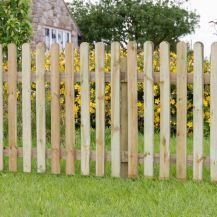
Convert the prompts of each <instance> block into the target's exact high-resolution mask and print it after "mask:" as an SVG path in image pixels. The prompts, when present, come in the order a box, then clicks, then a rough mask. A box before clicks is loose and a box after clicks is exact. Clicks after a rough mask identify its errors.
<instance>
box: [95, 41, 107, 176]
mask: <svg viewBox="0 0 217 217" xmlns="http://www.w3.org/2000/svg"><path fill="white" fill-rule="evenodd" d="M95 56H96V57H95V58H96V176H104V174H105V77H104V58H105V46H104V44H103V43H102V42H99V43H97V44H96V48H95Z"/></svg>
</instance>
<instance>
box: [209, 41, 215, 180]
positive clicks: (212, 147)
mask: <svg viewBox="0 0 217 217" xmlns="http://www.w3.org/2000/svg"><path fill="white" fill-rule="evenodd" d="M216 60H217V42H215V43H213V44H212V48H211V77H210V119H211V122H210V178H211V181H213V182H217V133H216V129H217V98H216V94H217V61H216Z"/></svg>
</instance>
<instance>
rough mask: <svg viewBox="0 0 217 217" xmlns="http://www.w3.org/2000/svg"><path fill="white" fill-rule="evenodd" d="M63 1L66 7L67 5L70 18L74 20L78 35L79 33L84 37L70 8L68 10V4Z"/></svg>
mask: <svg viewBox="0 0 217 217" xmlns="http://www.w3.org/2000/svg"><path fill="white" fill-rule="evenodd" d="M62 1H63V3H64V5H65V7H66V9H67V11H68V12H69V14H70V17H71V18H72V20H73V22H74V23H75V25H76V28H77V31H78V33H79V36H82V33H81V30H80V29H79V27H78V25H77V22H76V21H75V18H74V17H73V16H72V14H71V12H70V10H69V8H68V6H67V4H66V2H65V1H64V0H62Z"/></svg>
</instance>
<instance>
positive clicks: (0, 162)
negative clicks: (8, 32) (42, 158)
mask: <svg viewBox="0 0 217 217" xmlns="http://www.w3.org/2000/svg"><path fill="white" fill-rule="evenodd" d="M3 94H4V90H3V53H2V45H0V171H2V170H3V169H4V159H3V158H4V155H3V150H4V140H3V137H4V134H3V132H4V126H3V123H4V118H3V112H4V111H3Z"/></svg>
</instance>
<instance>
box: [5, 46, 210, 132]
mask: <svg viewBox="0 0 217 217" xmlns="http://www.w3.org/2000/svg"><path fill="white" fill-rule="evenodd" d="M89 56H90V66H89V69H90V71H91V72H94V71H95V52H94V50H91V51H90V55H89ZM121 56H122V57H123V56H127V53H126V52H124V51H121ZM143 59H144V54H143V52H140V53H139V54H138V56H137V65H138V72H140V73H142V72H143V61H144V60H143ZM193 62H194V58H193V54H192V53H189V56H188V72H189V73H190V72H192V71H193ZM74 63H75V65H74V69H75V71H76V72H80V57H79V52H78V51H76V52H75V61H74ZM110 64H111V54H110V52H108V53H106V55H105V72H106V73H109V72H110ZM153 64H154V71H155V72H159V70H160V63H159V52H158V51H155V52H154V61H153ZM45 68H46V71H50V54H47V56H46V60H45ZM4 69H5V71H7V63H5V65H4ZM59 70H60V73H64V70H65V61H64V53H63V52H62V53H61V54H60V57H59ZM32 71H33V72H35V71H36V67H35V53H33V61H32ZM170 71H171V72H172V73H176V54H175V53H171V54H170ZM204 71H205V73H209V72H210V63H209V62H208V61H207V60H205V61H204ZM60 86H61V88H60V105H61V119H62V123H63V124H64V118H65V112H64V110H65V85H64V82H61V85H60ZM45 87H46V93H47V98H46V100H47V108H46V111H47V114H46V116H47V129H50V120H49V117H50V111H49V110H50V108H49V106H50V100H51V94H50V84H48V83H46V84H45ZM4 88H5V100H6V99H7V90H8V86H7V83H5V84H4ZM74 89H75V107H74V112H75V119H76V126H77V127H80V109H81V97H80V94H81V88H80V84H79V83H75V85H74ZM143 95H144V93H143V83H142V82H141V83H138V121H139V130H140V131H141V132H142V130H143V126H144V99H143ZM17 96H18V103H20V104H21V89H19V90H18V92H17ZM35 97H36V84H35V83H33V84H32V102H33V113H35ZM90 100H91V102H90V114H91V126H92V127H95V112H96V103H95V83H93V82H91V83H90ZM6 103H7V101H6ZM170 106H171V130H172V133H175V132H176V86H175V85H172V86H171V100H170ZM209 106H210V89H209V85H206V86H205V90H204V121H205V133H208V130H209V124H210V108H209ZM105 110H106V112H105V115H106V126H107V127H109V126H110V124H111V85H110V83H106V85H105ZM154 110H155V114H154V125H155V130H156V131H159V130H160V87H159V84H155V85H154ZM187 112H188V122H187V129H188V133H189V134H190V133H192V130H193V85H192V84H189V85H188V111H187ZM34 115H35V114H34ZM20 116H21V115H20ZM34 122H35V120H34ZM33 125H34V126H35V123H33Z"/></svg>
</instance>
